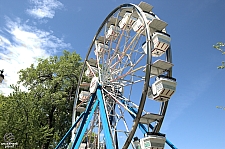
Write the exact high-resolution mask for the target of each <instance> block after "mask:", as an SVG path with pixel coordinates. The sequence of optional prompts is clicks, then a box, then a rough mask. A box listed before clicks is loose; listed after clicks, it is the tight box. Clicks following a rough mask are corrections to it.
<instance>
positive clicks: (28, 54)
mask: <svg viewBox="0 0 225 149" xmlns="http://www.w3.org/2000/svg"><path fill="white" fill-rule="evenodd" d="M6 20H7V21H6V22H7V23H6V28H5V29H4V30H2V32H0V69H4V72H5V80H4V81H3V83H2V84H1V85H0V92H3V93H4V94H5V95H8V94H9V93H10V92H11V89H10V88H9V85H10V84H15V83H16V82H17V81H18V79H19V76H18V74H17V72H18V71H19V70H20V69H24V68H27V67H29V66H30V65H31V64H32V63H36V60H37V58H47V57H48V56H50V55H52V54H54V53H55V52H56V51H57V49H60V50H62V49H64V48H70V44H66V43H64V41H63V39H59V38H57V37H55V36H54V35H53V31H49V32H47V31H44V30H40V29H37V28H36V27H32V26H29V25H27V24H26V23H27V22H26V23H22V22H21V20H20V19H19V18H17V19H16V21H12V20H10V19H9V18H7V19H6Z"/></svg>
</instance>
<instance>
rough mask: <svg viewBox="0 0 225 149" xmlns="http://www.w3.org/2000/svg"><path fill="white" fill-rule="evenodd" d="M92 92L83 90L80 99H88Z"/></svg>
mask: <svg viewBox="0 0 225 149" xmlns="http://www.w3.org/2000/svg"><path fill="white" fill-rule="evenodd" d="M90 95H91V93H90V92H87V91H81V92H80V94H79V100H80V101H86V100H87V99H88V98H90Z"/></svg>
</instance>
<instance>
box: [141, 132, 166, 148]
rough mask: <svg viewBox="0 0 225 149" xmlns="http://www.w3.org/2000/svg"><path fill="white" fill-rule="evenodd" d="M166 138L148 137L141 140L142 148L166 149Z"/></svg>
mask: <svg viewBox="0 0 225 149" xmlns="http://www.w3.org/2000/svg"><path fill="white" fill-rule="evenodd" d="M165 142H166V137H165V135H163V134H160V135H159V134H158V135H156V134H155V135H154V134H153V135H147V136H146V137H144V138H142V139H141V148H143V149H164V146H165Z"/></svg>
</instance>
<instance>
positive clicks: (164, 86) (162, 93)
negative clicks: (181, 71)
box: [148, 76, 177, 102]
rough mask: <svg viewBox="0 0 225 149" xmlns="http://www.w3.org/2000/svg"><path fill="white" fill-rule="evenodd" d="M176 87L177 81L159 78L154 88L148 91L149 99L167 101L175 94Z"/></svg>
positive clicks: (164, 77)
mask: <svg viewBox="0 0 225 149" xmlns="http://www.w3.org/2000/svg"><path fill="white" fill-rule="evenodd" d="M176 85H177V83H176V79H174V78H170V77H166V76H158V77H157V78H156V82H154V83H153V84H152V87H151V88H149V90H148V98H151V99H154V100H157V101H161V102H164V101H167V100H169V99H170V97H171V96H172V95H173V94H174V92H175V90H176Z"/></svg>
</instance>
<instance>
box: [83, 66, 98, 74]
mask: <svg viewBox="0 0 225 149" xmlns="http://www.w3.org/2000/svg"><path fill="white" fill-rule="evenodd" d="M97 73H98V68H97V67H92V66H90V67H88V68H87V70H86V71H85V76H87V77H93V76H95V75H94V74H97Z"/></svg>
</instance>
